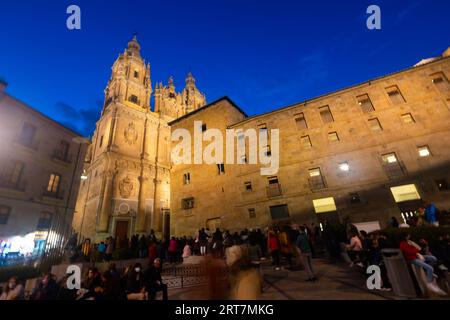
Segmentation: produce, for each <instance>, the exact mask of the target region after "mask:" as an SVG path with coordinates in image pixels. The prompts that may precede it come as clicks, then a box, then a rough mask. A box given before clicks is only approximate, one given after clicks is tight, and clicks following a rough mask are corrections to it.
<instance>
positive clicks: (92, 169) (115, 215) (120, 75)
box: [73, 37, 206, 241]
mask: <svg viewBox="0 0 450 320" xmlns="http://www.w3.org/2000/svg"><path fill="white" fill-rule="evenodd" d="M104 93H105V100H104V105H103V110H102V114H101V117H100V119H99V120H98V122H97V124H96V129H95V131H94V135H93V138H92V143H91V145H90V147H89V150H88V152H87V155H86V159H85V168H84V174H83V181H82V183H81V186H80V191H79V195H78V200H77V204H76V208H75V215H74V221H73V228H74V229H75V231H76V232H78V233H79V236H80V238H90V239H91V240H92V241H104V240H105V238H106V237H107V236H114V237H119V238H124V237H128V238H129V237H131V235H133V234H144V233H145V234H148V233H149V232H150V230H152V229H153V230H154V231H155V232H156V233H157V234H160V235H161V234H163V233H164V234H167V233H168V230H169V221H170V220H169V219H170V211H169V208H170V174H169V173H170V172H169V170H170V144H171V140H170V127H169V126H168V124H167V123H168V122H169V121H171V120H173V119H174V118H177V117H180V116H182V115H184V114H186V113H187V112H190V111H193V110H195V109H197V108H199V107H201V106H203V105H204V104H205V103H206V101H205V96H204V95H203V94H201V93H200V92H199V91H198V89H197V88H196V87H195V79H194V78H193V76H192V75H191V74H189V75H188V76H187V78H186V88H184V90H183V91H182V92H181V93H176V92H175V86H174V84H173V80H172V79H170V80H169V84H168V85H167V86H166V87H162V84H159V85H157V86H156V88H155V109H154V111H152V110H151V95H152V85H151V77H150V65H149V64H148V63H146V62H145V61H144V59H143V58H142V57H141V53H140V45H139V43H138V42H137V39H136V37H133V39H132V40H131V41H130V42H129V43H128V47H127V48H126V49H125V51H124V52H123V53H122V54H120V55H119V57H118V58H117V60H116V61H115V62H114V64H113V66H112V73H111V78H110V80H109V81H108V84H107V86H106V89H105V92H104Z"/></svg>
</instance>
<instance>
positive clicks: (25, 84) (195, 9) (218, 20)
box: [0, 0, 450, 136]
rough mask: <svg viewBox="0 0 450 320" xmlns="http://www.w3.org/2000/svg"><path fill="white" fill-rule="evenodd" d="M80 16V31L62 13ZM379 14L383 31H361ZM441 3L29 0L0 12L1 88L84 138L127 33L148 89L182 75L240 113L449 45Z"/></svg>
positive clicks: (359, 78)
mask: <svg viewBox="0 0 450 320" xmlns="http://www.w3.org/2000/svg"><path fill="white" fill-rule="evenodd" d="M70 4H77V5H79V6H80V7H81V13H82V19H81V27H82V29H81V30H79V31H78V30H75V31H70V30H68V29H67V28H66V18H67V17H68V15H67V14H66V8H67V6H68V5H70ZM370 4H376V5H379V6H380V7H381V13H382V29H381V30H372V31H371V30H368V29H367V28H366V18H367V17H368V15H367V14H366V8H367V7H368V5H370ZM449 12H450V1H448V0H418V1H405V0H396V1H392V0H383V1H380V0H374V1H364V0H345V1H336V0H333V1H324V0H315V1H300V0H296V1H294V0H291V1H286V0H277V1H262V0H257V1H256V0H226V1H225V0H184V1H177V0H158V1H153V0H127V1H123V0H120V1H119V0H108V1H106V0H105V1H103V0H86V1H85V0H72V1H63V0H58V1H55V0H35V1H23V0H20V1H16V0H14V1H12V0H11V1H8V0H1V4H0V41H1V46H0V48H1V49H0V78H2V79H4V80H6V81H7V82H8V83H9V86H8V89H7V91H8V92H9V93H10V94H12V95H14V96H16V97H18V98H19V99H21V100H23V101H25V102H26V103H28V104H29V105H31V106H32V107H34V108H36V109H38V110H39V111H41V112H43V113H44V114H46V115H48V116H50V117H52V118H54V119H55V120H58V121H60V122H61V123H63V124H65V125H67V126H69V127H71V128H73V129H75V130H76V131H78V132H80V133H82V134H84V135H86V136H89V135H91V134H92V131H93V129H94V127H95V122H96V120H97V119H98V118H99V115H100V109H101V105H102V100H103V90H104V88H105V86H106V83H107V81H108V79H109V76H110V71H111V66H112V64H113V62H114V60H115V59H116V58H117V56H118V54H119V53H121V52H122V51H123V50H124V48H125V46H126V44H127V42H128V41H129V40H130V38H131V37H132V34H133V33H134V32H137V33H138V41H139V42H140V44H141V48H142V56H143V57H144V58H145V59H146V60H147V61H148V62H150V65H151V73H152V74H151V78H152V82H153V84H155V83H156V82H159V81H163V82H164V83H166V82H167V78H168V77H169V76H170V75H173V76H174V79H175V85H176V86H177V90H178V91H180V90H181V89H182V88H183V87H184V78H185V75H186V74H187V72H189V71H192V72H193V74H194V76H195V77H196V78H197V85H198V87H199V89H200V90H201V91H202V92H204V93H205V94H206V98H207V100H208V101H213V100H215V99H217V98H219V97H222V96H224V95H227V96H229V97H230V98H231V99H232V100H234V101H235V102H236V103H237V104H238V105H239V106H240V107H242V108H243V109H244V110H245V111H246V112H247V113H248V114H249V115H253V114H257V113H262V112H267V111H270V110H273V109H277V108H279V107H282V106H285V105H289V104H292V103H296V102H299V101H302V100H305V99H309V98H312V97H314V96H317V95H321V94H324V93H327V92H330V91H334V90H337V89H340V88H343V87H346V86H349V85H353V84H356V83H359V82H363V81H365V80H368V79H371V78H375V77H378V76H382V75H385V74H387V73H390V72H394V71H398V70H401V69H404V68H407V67H409V66H412V65H413V64H415V63H416V62H418V61H419V60H421V59H422V58H428V57H432V56H437V55H439V54H441V53H442V52H443V51H444V50H445V49H446V48H447V47H448V46H450V26H449V20H448V14H449Z"/></svg>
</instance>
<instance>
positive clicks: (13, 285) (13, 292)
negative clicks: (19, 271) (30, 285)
mask: <svg viewBox="0 0 450 320" xmlns="http://www.w3.org/2000/svg"><path fill="white" fill-rule="evenodd" d="M23 299H24V289H23V286H22V285H21V284H19V283H18V281H17V277H16V276H12V277H11V278H9V280H8V283H7V284H6V287H5V288H4V289H3V293H2V294H1V295H0V300H23Z"/></svg>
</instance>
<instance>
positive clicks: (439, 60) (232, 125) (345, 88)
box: [228, 56, 450, 128]
mask: <svg viewBox="0 0 450 320" xmlns="http://www.w3.org/2000/svg"><path fill="white" fill-rule="evenodd" d="M447 59H450V56H449V57H441V58H439V57H438V59H436V60H434V61H431V62H428V63H425V64H423V65H419V66H411V67H408V68H405V69H402V70H399V71H395V72H391V73H388V74H386V75H384V76H379V77H376V78H372V79H370V80H367V81H364V82H360V83H357V84H354V85H350V86H348V87H344V88H342V89H338V90H335V91H331V92H328V93H324V94H321V95H319V96H316V97H314V98H310V99H306V100H303V101H301V102H296V103H293V104H290V105H287V106H284V107H280V108H278V109H275V110H272V111H267V112H264V113H260V114H255V115H253V116H250V117H247V118H246V119H244V120H242V121H239V122H236V123H233V124H231V125H229V126H228V128H231V127H234V126H236V125H239V124H242V123H245V122H248V121H251V120H254V119H256V118H258V117H263V116H266V115H269V114H271V113H277V112H281V111H285V110H286V109H290V108H294V107H299V106H300V105H307V104H308V103H312V102H315V101H316V100H320V99H322V98H325V97H327V96H332V95H336V94H339V93H343V92H345V91H348V90H350V89H354V88H356V87H359V86H363V85H367V84H368V85H370V84H371V83H372V82H374V81H379V80H382V79H385V78H388V77H392V76H395V75H397V74H400V73H402V72H408V71H412V70H413V69H421V68H424V67H426V66H429V65H430V64H435V63H439V62H442V61H444V60H447Z"/></svg>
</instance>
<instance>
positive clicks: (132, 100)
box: [128, 94, 139, 105]
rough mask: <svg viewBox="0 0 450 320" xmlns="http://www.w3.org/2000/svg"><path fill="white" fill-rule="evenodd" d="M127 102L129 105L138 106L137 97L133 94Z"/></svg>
mask: <svg viewBox="0 0 450 320" xmlns="http://www.w3.org/2000/svg"><path fill="white" fill-rule="evenodd" d="M128 101H130V102H131V103H134V104H137V105H138V104H139V99H138V97H137V96H135V95H134V94H132V95H131V96H130V97H129V98H128Z"/></svg>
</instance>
